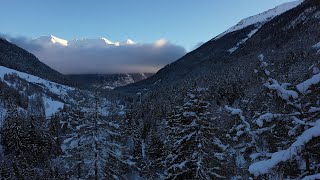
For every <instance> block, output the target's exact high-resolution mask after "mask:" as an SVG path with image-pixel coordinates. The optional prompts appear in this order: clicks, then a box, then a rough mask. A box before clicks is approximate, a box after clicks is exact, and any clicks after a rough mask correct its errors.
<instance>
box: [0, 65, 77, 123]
mask: <svg viewBox="0 0 320 180" xmlns="http://www.w3.org/2000/svg"><path fill="white" fill-rule="evenodd" d="M9 76H11V77H9ZM16 78H21V79H22V80H25V81H26V82H27V83H30V84H29V85H33V86H36V87H38V88H39V90H40V91H39V90H38V91H34V92H33V91H31V93H32V94H31V95H28V96H27V99H29V100H28V101H30V100H31V99H36V97H37V96H36V94H40V96H42V99H40V98H38V99H37V100H38V101H42V102H40V103H43V105H44V112H45V116H46V117H47V118H49V117H50V116H52V115H53V114H54V113H56V112H58V110H59V109H62V108H63V107H64V104H65V102H70V100H71V99H70V96H69V93H70V92H72V91H75V90H76V89H75V88H72V87H69V86H65V85H61V84H58V83H55V82H51V81H48V80H45V79H42V78H40V77H37V76H33V75H30V74H27V73H23V72H20V71H16V70H14V69H10V68H7V67H4V66H0V81H2V82H4V83H6V84H7V86H8V87H10V88H12V89H14V90H17V91H18V92H19V93H20V94H22V95H23V94H25V93H26V92H25V91H26V89H28V88H29V87H27V86H29V85H25V84H23V83H19V81H17V80H15V79H16ZM3 109H4V110H5V108H4V107H3ZM4 113H5V111H4ZM1 114H3V113H1ZM1 117H2V118H4V117H5V116H4V115H2V116H1Z"/></svg>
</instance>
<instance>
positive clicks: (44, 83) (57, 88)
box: [0, 66, 75, 97]
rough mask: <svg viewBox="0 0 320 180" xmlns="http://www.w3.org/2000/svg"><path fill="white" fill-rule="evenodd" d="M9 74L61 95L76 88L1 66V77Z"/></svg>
mask: <svg viewBox="0 0 320 180" xmlns="http://www.w3.org/2000/svg"><path fill="white" fill-rule="evenodd" d="M7 74H15V75H17V76H18V77H20V78H22V79H24V80H26V81H27V82H30V83H32V84H35V85H38V86H39V87H42V88H43V89H44V90H46V91H50V92H51V93H54V94H56V95H58V96H60V97H63V96H66V95H67V94H68V92H69V91H73V90H75V89H74V88H72V87H69V86H65V85H61V84H58V83H55V82H51V81H48V80H45V79H42V78H40V77H37V76H33V75H30V74H27V73H24V72H19V71H16V70H14V69H10V68H7V67H4V66H0V78H1V79H3V78H4V76H5V75H7Z"/></svg>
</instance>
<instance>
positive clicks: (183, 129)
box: [165, 88, 223, 179]
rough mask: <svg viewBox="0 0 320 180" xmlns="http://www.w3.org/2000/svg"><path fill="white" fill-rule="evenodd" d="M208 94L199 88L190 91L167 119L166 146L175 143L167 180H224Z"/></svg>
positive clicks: (168, 158)
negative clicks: (181, 104) (182, 102)
mask: <svg viewBox="0 0 320 180" xmlns="http://www.w3.org/2000/svg"><path fill="white" fill-rule="evenodd" d="M206 91H207V90H206V89H200V88H199V89H196V90H194V91H191V92H189V93H188V94H187V97H186V98H185V100H184V104H183V106H182V107H176V108H175V109H174V111H173V113H172V114H171V115H170V116H169V117H168V127H169V131H170V134H169V139H168V141H167V143H169V144H172V153H171V154H170V155H168V156H167V162H168V163H167V169H166V172H165V175H166V179H215V178H223V175H222V169H221V167H220V165H221V162H220V160H219V158H217V154H218V153H217V154H216V152H219V148H218V147H216V146H215V145H214V144H213V137H214V135H215V134H214V133H215V131H216V129H215V128H214V124H213V122H212V118H211V114H210V112H209V106H210V103H209V102H208V101H206V97H205V93H206Z"/></svg>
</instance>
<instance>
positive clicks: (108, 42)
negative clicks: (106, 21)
mask: <svg viewBox="0 0 320 180" xmlns="http://www.w3.org/2000/svg"><path fill="white" fill-rule="evenodd" d="M100 39H102V40H103V41H104V42H105V43H106V44H110V45H114V42H112V41H110V40H109V39H107V38H104V37H102V38H100Z"/></svg>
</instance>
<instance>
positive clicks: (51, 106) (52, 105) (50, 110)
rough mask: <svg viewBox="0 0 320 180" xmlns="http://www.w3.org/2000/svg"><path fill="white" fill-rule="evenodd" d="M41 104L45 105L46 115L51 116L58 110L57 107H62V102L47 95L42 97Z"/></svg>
mask: <svg viewBox="0 0 320 180" xmlns="http://www.w3.org/2000/svg"><path fill="white" fill-rule="evenodd" d="M43 104H44V107H45V113H46V117H50V116H52V115H53V114H55V113H56V112H58V111H59V109H62V108H63V106H64V103H62V102H59V101H55V100H53V99H52V98H50V97H47V96H45V97H43Z"/></svg>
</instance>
